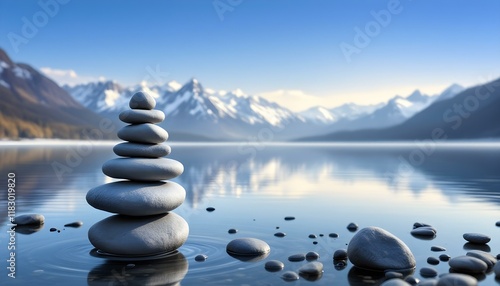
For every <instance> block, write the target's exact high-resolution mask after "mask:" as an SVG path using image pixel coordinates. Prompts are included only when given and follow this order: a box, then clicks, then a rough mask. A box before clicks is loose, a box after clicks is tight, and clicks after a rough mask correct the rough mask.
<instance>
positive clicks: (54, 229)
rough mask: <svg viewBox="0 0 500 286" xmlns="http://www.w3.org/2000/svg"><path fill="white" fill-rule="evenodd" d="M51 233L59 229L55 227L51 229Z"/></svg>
mask: <svg viewBox="0 0 500 286" xmlns="http://www.w3.org/2000/svg"><path fill="white" fill-rule="evenodd" d="M49 231H50V232H54V231H57V228H55V227H51V228H50V229H49Z"/></svg>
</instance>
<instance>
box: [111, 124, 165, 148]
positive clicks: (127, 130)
mask: <svg viewBox="0 0 500 286" xmlns="http://www.w3.org/2000/svg"><path fill="white" fill-rule="evenodd" d="M117 135H118V138H120V139H122V140H125V141H129V142H136V143H149V144H158V143H162V142H164V141H166V140H167V139H168V132H167V131H166V130H165V129H163V128H161V127H160V126H158V125H154V124H151V123H144V124H134V125H127V126H124V127H122V128H121V129H120V130H118V132H117Z"/></svg>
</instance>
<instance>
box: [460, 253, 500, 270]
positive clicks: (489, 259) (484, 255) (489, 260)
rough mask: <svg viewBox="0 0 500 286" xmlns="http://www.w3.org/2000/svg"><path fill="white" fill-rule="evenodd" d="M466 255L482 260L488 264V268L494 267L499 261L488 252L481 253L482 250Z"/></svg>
mask: <svg viewBox="0 0 500 286" xmlns="http://www.w3.org/2000/svg"><path fill="white" fill-rule="evenodd" d="M466 255H467V256H472V257H475V258H479V259H481V260H482V261H484V262H485V263H486V265H488V268H490V267H492V266H493V265H495V264H496V263H497V262H498V260H497V258H496V257H495V256H493V255H491V254H489V253H488V252H485V251H481V250H471V251H469V252H467V254H466Z"/></svg>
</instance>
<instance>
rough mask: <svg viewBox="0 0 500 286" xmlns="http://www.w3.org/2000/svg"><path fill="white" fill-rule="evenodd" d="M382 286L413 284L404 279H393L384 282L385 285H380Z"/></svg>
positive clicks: (408, 285) (406, 285)
mask: <svg viewBox="0 0 500 286" xmlns="http://www.w3.org/2000/svg"><path fill="white" fill-rule="evenodd" d="M380 286H411V284H410V283H408V282H406V281H404V280H403V279H400V278H393V279H389V280H386V281H384V283H382V284H380Z"/></svg>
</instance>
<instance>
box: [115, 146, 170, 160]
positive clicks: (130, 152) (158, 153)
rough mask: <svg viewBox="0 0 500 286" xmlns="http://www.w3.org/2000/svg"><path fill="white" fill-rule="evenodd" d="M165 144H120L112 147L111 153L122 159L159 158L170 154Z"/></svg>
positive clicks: (168, 147)
mask: <svg viewBox="0 0 500 286" xmlns="http://www.w3.org/2000/svg"><path fill="white" fill-rule="evenodd" d="M171 150H172V149H171V148H170V146H168V145H166V144H139V143H130V142H125V143H120V144H117V145H115V147H113V152H115V154H116V155H118V156H122V157H141V158H160V157H164V156H167V155H168V154H170V152H171Z"/></svg>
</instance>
